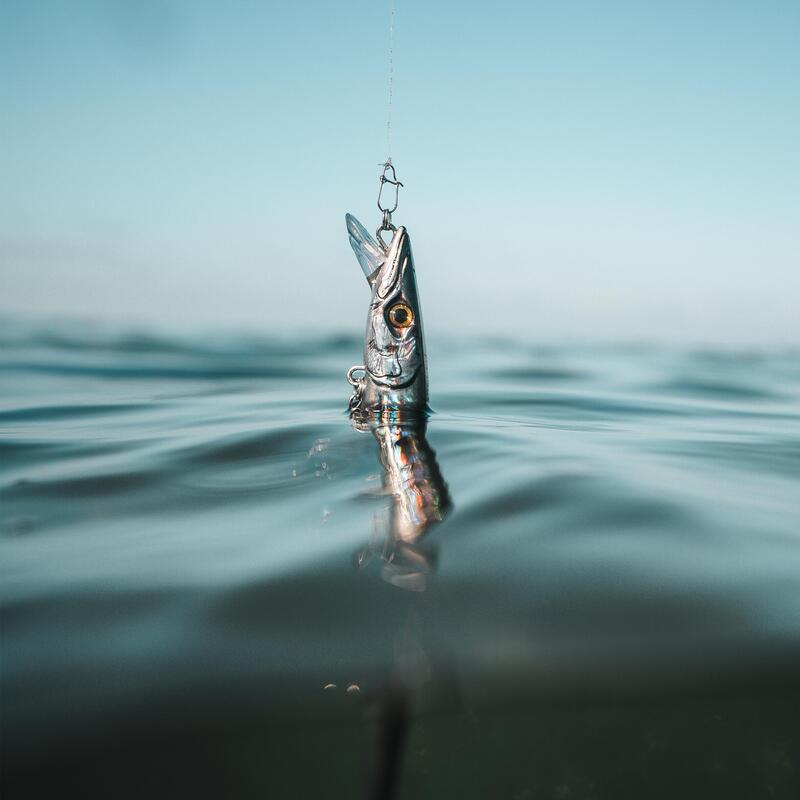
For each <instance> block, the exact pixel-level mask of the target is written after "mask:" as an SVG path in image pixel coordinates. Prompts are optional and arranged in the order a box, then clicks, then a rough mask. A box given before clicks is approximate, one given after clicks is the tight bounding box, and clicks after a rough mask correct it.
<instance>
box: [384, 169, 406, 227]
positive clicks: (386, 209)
mask: <svg viewBox="0 0 800 800" xmlns="http://www.w3.org/2000/svg"><path fill="white" fill-rule="evenodd" d="M381 166H383V173H382V174H381V177H380V182H381V185H380V187H379V189H378V209H379V210H380V211H383V212H384V220H385V219H386V214H387V213H388V214H389V215H390V216H391V215H392V214H394V212H395V211H397V204H398V202H399V201H400V187H401V186H402V185H403V184H402V183H400V181H399V180H397V173H396V172H395V170H394V165H393V164H392V162H391V161H387V162H386V163H385V164H382V165H381ZM389 170H391V171H392V177H391V178H387V177H386V173H387V172H388V171H389ZM387 183H391V184H392V186H394V205H393V206H392V207H391V208H389V207H388V206H386V207H385V206H384V205H383V204H382V203H381V195H382V194H383V187H384V184H387ZM385 230H388V228H386V229H385Z"/></svg>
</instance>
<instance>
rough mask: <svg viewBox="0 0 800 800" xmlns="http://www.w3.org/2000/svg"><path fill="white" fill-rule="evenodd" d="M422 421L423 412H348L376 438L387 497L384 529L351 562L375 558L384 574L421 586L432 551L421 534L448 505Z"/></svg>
mask: <svg viewBox="0 0 800 800" xmlns="http://www.w3.org/2000/svg"><path fill="white" fill-rule="evenodd" d="M426 422H427V420H426V419H425V418H424V417H423V418H418V419H415V418H413V417H412V418H407V419H406V420H404V421H399V420H398V419H396V418H394V419H390V420H387V419H386V418H385V417H382V416H376V415H354V418H353V425H354V427H356V428H357V429H358V430H361V431H369V432H371V433H372V435H373V436H374V437H375V440H376V441H377V443H378V455H379V458H380V462H381V466H382V467H383V491H382V493H381V494H382V495H384V496H386V497H389V498H390V499H391V505H390V507H389V515H388V518H387V520H386V522H387V525H386V529H385V530H383V531H380V530H377V531H376V535H373V537H372V539H371V540H370V543H369V545H368V546H367V547H366V548H365V549H363V550H362V551H361V552H360V553H359V554H358V557H357V559H356V563H357V564H358V566H359V568H362V569H363V568H365V567H366V566H367V564H369V562H371V561H374V560H379V561H380V562H381V564H382V567H381V573H382V576H383V578H384V580H386V581H388V582H389V583H392V584H394V585H395V586H399V587H401V588H405V589H412V590H414V591H424V590H425V587H426V585H427V583H428V577H429V576H430V575H431V573H432V572H433V570H434V567H435V561H434V551H433V550H431V549H430V548H429V547H424V546H422V540H423V538H424V537H425V534H426V533H427V532H428V531H429V530H430V528H431V527H432V526H434V525H436V524H438V523H439V522H441V521H442V520H443V519H444V518H445V517H446V516H447V514H448V512H449V511H450V509H451V507H452V504H451V501H450V494H449V492H448V489H447V484H446V483H445V480H444V478H443V476H442V473H441V471H440V469H439V465H438V463H437V462H436V453H434V451H433V450H432V449H431V446H430V445H429V444H428V440H427V438H426V436H425V428H426ZM380 534H382V535H380Z"/></svg>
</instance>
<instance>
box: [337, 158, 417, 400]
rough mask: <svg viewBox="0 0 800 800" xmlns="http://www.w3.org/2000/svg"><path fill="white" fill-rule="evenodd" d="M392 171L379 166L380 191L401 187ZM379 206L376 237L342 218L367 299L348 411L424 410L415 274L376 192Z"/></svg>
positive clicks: (404, 237) (400, 233)
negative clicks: (385, 237) (361, 354)
mask: <svg viewBox="0 0 800 800" xmlns="http://www.w3.org/2000/svg"><path fill="white" fill-rule="evenodd" d="M389 169H391V170H392V175H393V177H395V176H394V167H393V166H392V165H391V164H389V163H387V164H385V165H384V174H383V175H382V176H381V189H383V185H384V184H385V183H391V184H394V185H395V188H396V189H397V187H399V186H401V185H402V184H400V183H399V181H397V180H396V177H395V179H394V180H391V179H389V178H387V177H386V173H387V171H388V170H389ZM378 208H379V209H380V210H381V211H383V222H382V223H381V227H380V228H378V231H377V233H376V237H377V240H376V239H373V238H372V236H370V234H369V233H368V232H367V230H366V229H365V228H364V226H363V225H362V224H361V223H360V222H359V221H358V220H357V219H356V218H355V217H353V216H352V215H350V214H347V215H346V217H345V220H346V222H347V232H348V234H349V236H350V245H351V246H352V248H353V251H354V252H355V254H356V258H357V259H358V262H359V264H360V265H361V269H362V270H363V271H364V275H365V276H366V278H367V282H368V283H369V285H370V289H371V291H372V297H371V299H370V304H369V312H368V314H367V331H366V336H365V339H364V364H363V365H359V366H355V367H351V368H350V370H349V371H348V373H347V380H348V381H349V382H350V384H351V385H352V386H353V396H352V397H351V398H350V409H351V411H358V412H366V413H374V412H384V411H406V412H409V413H414V412H423V411H424V410H425V409H426V408H427V403H428V371H427V365H426V361H425V344H424V342H423V336H422V313H421V311H420V307H419V297H418V295H417V281H416V277H415V275H414V258H413V256H412V254H411V240H410V239H409V236H408V231H407V230H406V229H405V228H403V227H402V226H401V227H399V228H395V226H394V225H392V222H391V214H392V212H393V211H394V210H395V209H396V208H397V197H396V196H395V204H394V207H393V208H385V207H384V206H383V205H382V204H381V196H380V193H379V194H378ZM386 231H391V233H392V239H391V241H390V242H389V243H388V244H384V243H383V239H382V238H381V235H382V233H384V232H386Z"/></svg>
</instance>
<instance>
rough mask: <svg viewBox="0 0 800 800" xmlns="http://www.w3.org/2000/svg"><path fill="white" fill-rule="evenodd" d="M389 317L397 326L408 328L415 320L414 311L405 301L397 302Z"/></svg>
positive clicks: (392, 323)
mask: <svg viewBox="0 0 800 800" xmlns="http://www.w3.org/2000/svg"><path fill="white" fill-rule="evenodd" d="M387 317H388V319H389V324H390V325H393V326H394V327H395V328H407V327H408V326H409V325H411V323H412V322H413V321H414V312H413V311H412V310H411V309H410V308H409V307H408V306H407V305H406V304H405V303H395V304H394V305H393V306H392V307H391V308H390V309H389V313H388V314H387Z"/></svg>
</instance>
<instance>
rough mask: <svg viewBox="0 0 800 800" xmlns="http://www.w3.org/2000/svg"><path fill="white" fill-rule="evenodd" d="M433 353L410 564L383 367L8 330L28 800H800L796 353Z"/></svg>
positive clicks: (11, 657)
mask: <svg viewBox="0 0 800 800" xmlns="http://www.w3.org/2000/svg"><path fill="white" fill-rule="evenodd" d="M429 347H430V372H431V402H432V406H433V410H434V412H435V413H434V414H433V416H432V417H431V419H430V421H429V423H428V426H427V436H426V445H427V446H428V447H429V448H430V449H431V451H432V453H431V455H432V457H433V458H434V459H435V463H436V466H437V469H438V471H439V473H440V474H441V478H442V481H443V486H446V489H445V491H446V492H447V502H446V503H443V507H442V510H443V513H442V515H441V516H442V517H443V519H442V520H441V521H437V524H435V525H432V526H431V527H430V529H429V530H426V531H424V532H423V535H421V536H420V537H419V538H418V539H417V540H415V541H413V542H411V543H410V545H409V546H408V547H405V546H404V547H403V548H400V549H398V548H397V547H394V544H393V542H392V537H391V514H392V507H393V506H392V498H391V497H390V496H389V495H387V493H386V491H385V488H384V480H385V474H384V473H385V465H384V464H383V462H382V461H381V459H380V453H379V448H378V443H377V441H376V438H375V437H374V436H373V435H371V434H370V433H369V432H362V431H358V430H355V429H354V428H353V426H352V425H351V422H350V420H349V419H348V417H347V416H346V414H345V408H346V401H347V395H348V386H347V384H346V382H345V380H344V373H345V371H346V369H347V368H348V367H349V366H350V365H351V364H355V363H359V362H360V360H361V359H360V349H361V342H360V341H359V340H358V339H357V338H348V337H325V338H320V339H315V340H309V339H305V340H302V339H293V338H289V337H285V338H281V339H276V338H261V337H257V336H228V337H202V336H195V337H175V338H171V337H165V336H157V335H151V334H146V335H145V334H141V333H119V332H109V331H107V330H103V329H93V328H87V327H81V326H65V325H59V326H49V327H42V326H26V325H21V324H19V323H14V324H11V323H6V324H4V326H3V327H2V334H1V335H0V553H1V557H0V569H2V583H1V584H0V611H1V612H2V684H1V690H2V707H3V712H2V718H3V723H2V724H3V737H2V738H3V751H4V761H5V762H6V764H7V767H8V770H7V778H6V779H7V781H8V790H9V793H10V794H9V796H20V797H22V796H52V791H53V787H54V786H58V787H60V789H62V790H65V791H66V790H67V789H69V788H70V787H72V788H74V789H75V790H76V791H81V792H82V793H83V794H84V795H86V794H89V795H93V794H97V795H98V796H100V795H103V796H120V795H124V794H127V793H129V794H130V795H131V796H142V795H143V794H144V793H149V794H155V795H162V794H163V795H164V796H166V795H168V794H171V796H180V795H181V794H187V795H188V794H193V795H194V796H197V795H203V794H206V793H208V794H209V795H214V796H251V795H252V796H256V795H258V796H265V793H266V796H287V797H303V796H309V797H310V796H343V797H345V796H346V797H353V796H359V795H360V794H361V793H363V792H364V791H365V790H364V787H365V786H369V785H370V781H372V782H373V786H374V785H375V784H374V782H375V774H376V769H377V770H378V772H380V769H381V767H380V764H381V763H383V764H384V767H386V764H387V763H388V764H389V765H390V766H389V767H386V769H388V772H387V773H386V775H385V777H386V776H388V777H386V780H387V781H388V782H389V783H390V784H391V786H392V787H394V788H395V789H397V791H398V792H399V794H400V796H403V797H412V796H415V797H419V796H422V797H427V796H431V797H434V796H437V797H441V796H461V797H488V796H493V797H587V798H589V797H627V796H630V797H647V796H653V797H661V796H663V797H675V796H678V795H682V796H691V795H692V794H693V793H694V792H696V796H705V797H708V796H715V795H717V794H718V795H719V796H725V797H738V796H742V797H753V796H766V793H767V792H768V791H769V792H770V793H771V794H770V796H773V797H794V796H796V792H797V790H798V786H799V784H798V780H799V778H798V766H797V765H798V764H800V726H799V725H798V723H797V719H798V716H797V712H798V710H800V702H798V688H800V525H799V524H798V523H799V522H800V492H798V478H800V358H799V357H798V356H799V355H800V353H799V352H798V351H797V350H791V349H783V350H781V349H775V350H765V349H753V350H739V351H715V350H710V349H695V350H692V349H669V348H660V347H655V346H652V347H651V346H627V347H622V346H612V345H598V344H591V345H586V346H569V347H567V346H565V347H552V346H542V345H537V344H535V343H524V342H512V341H500V340H495V341H488V340H479V339H475V340H471V341H463V342H462V341H441V340H437V341H431V342H429ZM376 764H378V765H379V766H378V767H376V766H375V765H376ZM392 765H394V766H393V767H392ZM392 769H394V770H395V771H394V773H392ZM376 791H377V792H378V793H379V794H380V792H384V796H389V795H388V793H387V792H388V789H387V787H386V786H383V787H382V788H379V789H378V790H376Z"/></svg>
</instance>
